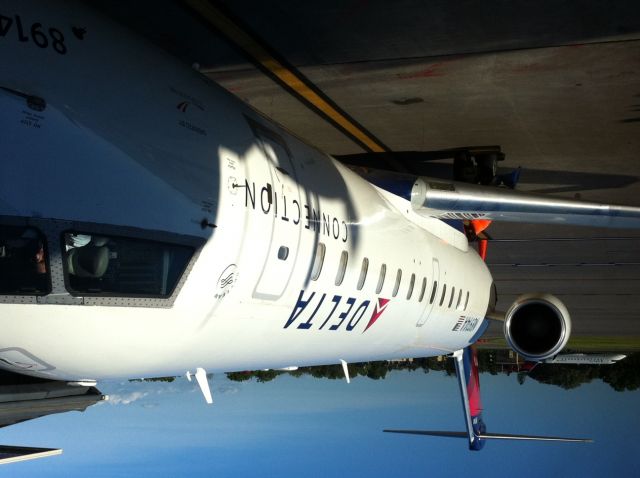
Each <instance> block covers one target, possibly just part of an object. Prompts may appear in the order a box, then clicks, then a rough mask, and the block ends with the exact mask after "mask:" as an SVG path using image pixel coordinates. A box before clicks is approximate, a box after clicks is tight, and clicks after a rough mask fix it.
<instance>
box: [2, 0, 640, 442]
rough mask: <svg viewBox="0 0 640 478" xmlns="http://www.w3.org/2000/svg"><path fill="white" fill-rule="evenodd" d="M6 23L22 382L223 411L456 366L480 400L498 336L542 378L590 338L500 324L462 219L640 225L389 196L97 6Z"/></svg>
mask: <svg viewBox="0 0 640 478" xmlns="http://www.w3.org/2000/svg"><path fill="white" fill-rule="evenodd" d="M0 5H1V10H0V57H1V58H2V65H3V67H2V69H1V70H0V131H1V136H0V141H1V143H0V147H1V151H2V166H3V168H2V175H0V327H1V328H2V331H3V333H2V336H1V337H0V367H2V368H5V369H7V370H10V371H13V372H18V373H22V374H27V375H32V376H37V377H44V378H49V379H57V380H66V381H73V382H76V383H80V384H94V383H95V381H97V380H105V379H113V378H122V377H127V378H128V377H153V376H167V375H179V374H184V373H188V374H189V375H188V376H189V377H191V373H193V374H194V375H195V377H196V379H197V380H198V382H199V383H200V384H201V386H202V388H203V390H204V391H205V392H206V391H207V390H208V389H207V385H206V375H207V373H208V372H222V371H237V370H256V369H263V368H273V369H278V368H280V369H281V368H287V367H295V366H304V365H317V364H329V363H343V364H346V363H348V362H355V361H369V360H381V359H388V358H393V357H425V356H435V355H448V354H453V357H454V359H455V360H456V363H457V366H458V369H459V374H458V375H459V377H460V380H461V391H462V392H464V393H463V396H465V393H466V385H464V384H463V377H464V376H465V374H464V373H463V372H462V369H461V367H462V368H464V367H463V361H464V359H465V357H467V358H466V360H467V362H468V361H469V355H468V354H469V353H470V352H465V350H466V351H468V350H469V349H468V347H469V346H470V345H472V344H473V343H474V342H475V341H476V340H477V339H478V338H479V337H480V336H481V335H482V333H483V332H484V331H485V329H486V327H487V326H488V323H489V321H490V320H500V321H503V322H504V330H505V336H506V338H507V341H508V343H509V344H510V346H511V347H512V348H513V349H514V350H515V351H516V352H517V353H519V354H520V355H521V356H523V357H525V358H526V359H528V360H534V361H540V360H545V359H548V358H550V357H553V356H555V355H556V354H557V353H558V352H560V350H562V348H563V347H564V346H565V345H566V343H567V341H568V339H569V335H570V328H571V326H570V319H569V314H568V312H567V309H566V308H565V307H564V305H563V304H562V303H561V302H560V301H559V300H558V299H557V298H555V297H553V296H551V295H548V294H526V295H523V296H521V297H520V298H518V299H517V300H516V302H515V303H514V304H513V305H512V306H511V307H510V308H509V310H508V311H507V312H506V313H501V312H499V311H496V310H495V302H496V293H495V287H494V285H493V281H492V278H491V274H490V273H489V270H488V268H487V266H486V265H485V263H484V262H483V261H482V260H481V258H480V257H479V256H478V254H477V253H476V252H475V250H473V248H470V247H469V243H468V241H467V238H466V237H465V236H464V234H462V233H460V232H458V231H456V230H455V229H454V228H452V227H450V226H448V225H447V224H446V223H445V222H443V220H445V219H477V218H482V219H493V220H511V221H527V222H546V223H558V224H583V225H598V226H609V227H639V226H640V209H638V208H632V207H623V206H608V205H600V204H590V203H584V202H577V201H571V200H566V199H555V198H549V197H540V196H533V195H527V194H519V193H517V192H515V191H510V190H506V189H499V188H487V187H482V186H474V185H468V184H457V183H452V182H446V181H443V180H431V179H429V178H416V177H403V178H397V179H396V178H395V177H394V178H391V179H390V180H388V181H385V182H384V185H383V183H382V182H380V183H379V185H378V186H376V185H375V184H374V183H373V182H370V181H368V180H367V179H365V178H363V177H360V176H358V175H357V174H355V173H354V172H352V171H351V170H349V169H348V168H346V167H344V166H343V165H341V164H339V163H338V162H336V161H335V160H334V159H333V158H331V157H329V156H328V155H326V154H324V153H322V152H320V151H318V150H316V149H314V148H313V147H310V146H309V145H308V144H306V143H304V142H303V141H301V140H300V139H299V138H297V137H295V136H293V135H292V134H291V133H289V132H288V131H286V130H285V129H283V128H282V127H280V126H278V125H276V124H274V123H273V122H271V121H270V120H269V119H267V118H265V117H264V116H262V115H261V114H259V113H258V112H256V111H254V110H253V109H251V108H250V107H249V106H247V105H245V104H243V103H242V102H241V101H240V100H239V99H237V98H236V97H234V96H233V95H231V94H229V93H228V92H226V91H224V90H223V89H221V88H220V87H218V86H217V85H216V84H213V83H212V82H211V81H210V80H208V79H207V78H206V77H205V76H203V75H201V74H200V73H199V72H198V71H195V70H193V69H191V68H188V67H185V66H184V65H183V64H182V63H180V62H179V61H177V60H176V59H174V58H172V57H171V56H169V55H168V54H167V53H165V52H164V51H162V50H158V49H157V48H155V47H154V46H153V45H151V44H149V43H148V42H146V41H145V40H142V39H140V38H137V37H136V36H135V35H133V34H132V33H131V32H130V31H128V30H126V29H124V28H123V27H121V26H119V25H116V24H113V23H111V22H110V21H108V20H107V19H104V18H101V17H100V16H98V15H96V14H95V13H94V12H93V11H92V10H91V9H90V8H88V7H87V6H85V5H82V4H80V3H61V2H55V4H54V3H51V2H36V1H20V2H18V1H3V2H2V4H0ZM382 186H384V187H382ZM345 368H346V367H345ZM465 383H466V382H465ZM205 396H207V395H206V394H205ZM207 398H209V397H208V396H207ZM463 403H465V416H466V423H467V425H468V432H467V434H466V435H465V436H468V437H469V443H470V447H471V448H472V449H474V448H478V446H477V442H478V439H482V438H483V437H487V436H488V435H487V434H486V433H485V432H484V428H483V427H480V428H477V427H476V426H475V425H474V424H473V423H471V422H472V421H473V420H474V417H473V416H472V414H471V412H470V407H469V406H468V403H467V399H466V398H465V400H464V402H463Z"/></svg>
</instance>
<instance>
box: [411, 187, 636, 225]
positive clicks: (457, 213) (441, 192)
mask: <svg viewBox="0 0 640 478" xmlns="http://www.w3.org/2000/svg"><path fill="white" fill-rule="evenodd" d="M405 197H406V198H407V199H410V201H411V204H412V206H413V209H414V211H415V212H417V213H418V214H420V215H423V216H428V217H437V218H439V219H491V220H495V221H509V222H529V223H544V224H558V225H563V224H567V225H578V226H591V227H608V228H633V229H638V228H640V207H632V206H616V205H610V204H600V203H594V202H586V201H579V200H574V199H564V198H557V197H550V196H544V195H540V194H529V193H524V192H520V191H514V190H511V189H507V188H497V187H491V186H479V185H474V184H467V183H460V182H454V181H443V180H442V179H432V178H427V177H420V178H418V179H417V180H416V181H415V182H414V183H413V186H412V188H411V192H410V193H409V194H406V195H405Z"/></svg>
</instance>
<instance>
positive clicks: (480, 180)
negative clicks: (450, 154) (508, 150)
mask: <svg viewBox="0 0 640 478" xmlns="http://www.w3.org/2000/svg"><path fill="white" fill-rule="evenodd" d="M503 160H504V153H503V152H502V151H500V147H499V146H497V147H488V148H469V149H460V150H459V151H457V152H456V154H455V156H454V158H453V179H454V180H455V181H462V182H465V183H471V184H483V185H490V184H494V183H495V179H496V176H497V173H498V161H503Z"/></svg>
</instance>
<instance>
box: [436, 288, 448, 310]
mask: <svg viewBox="0 0 640 478" xmlns="http://www.w3.org/2000/svg"><path fill="white" fill-rule="evenodd" d="M446 295H447V284H444V285H443V286H442V295H441V296H440V303H439V304H438V305H439V306H440V307H442V304H444V297H445V296H446Z"/></svg>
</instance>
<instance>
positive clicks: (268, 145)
mask: <svg viewBox="0 0 640 478" xmlns="http://www.w3.org/2000/svg"><path fill="white" fill-rule="evenodd" d="M254 131H255V133H256V137H257V138H258V140H259V143H260V146H261V149H262V151H263V153H264V156H265V159H266V162H267V163H268V169H269V175H268V177H270V187H269V185H268V186H267V187H268V188H269V189H270V191H269V195H270V202H271V219H272V223H271V224H272V228H271V231H270V232H271V233H270V235H269V232H268V231H266V237H264V240H266V241H269V248H268V252H267V255H266V259H265V262H264V264H263V266H262V272H261V274H260V278H259V279H258V283H257V285H256V287H255V289H254V291H253V297H256V298H259V299H268V300H276V299H278V298H280V297H281V296H282V294H283V293H284V291H285V290H286V288H287V285H288V284H289V280H290V279H291V275H292V273H293V270H294V266H295V263H296V259H297V256H298V247H299V243H300V234H301V232H300V229H301V228H300V227H299V224H300V220H301V214H302V212H301V210H300V208H301V206H300V192H299V187H298V180H297V175H296V170H295V167H294V164H293V161H292V158H291V154H290V152H289V149H288V148H287V146H286V144H285V143H284V141H283V140H282V139H281V138H280V137H279V136H278V135H276V134H275V133H272V132H271V131H267V130H264V129H263V128H260V129H254Z"/></svg>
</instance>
